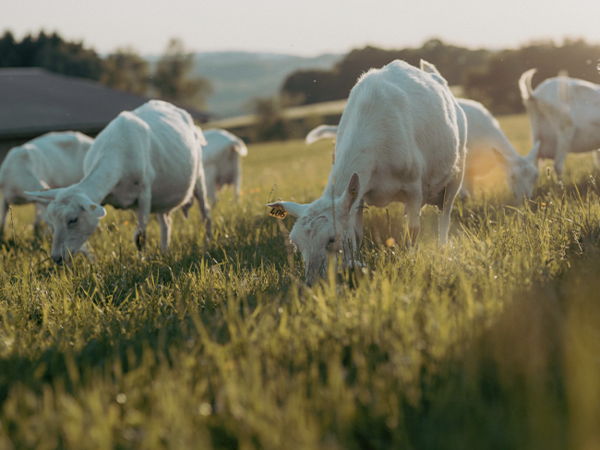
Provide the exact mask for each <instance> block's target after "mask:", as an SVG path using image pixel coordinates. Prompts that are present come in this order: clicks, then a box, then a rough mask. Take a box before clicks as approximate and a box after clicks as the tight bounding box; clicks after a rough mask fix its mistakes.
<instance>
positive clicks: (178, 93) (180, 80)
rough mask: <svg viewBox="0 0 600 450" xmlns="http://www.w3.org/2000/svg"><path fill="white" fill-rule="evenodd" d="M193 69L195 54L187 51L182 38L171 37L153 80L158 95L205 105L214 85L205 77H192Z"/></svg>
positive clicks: (200, 105) (180, 101)
mask: <svg viewBox="0 0 600 450" xmlns="http://www.w3.org/2000/svg"><path fill="white" fill-rule="evenodd" d="M193 69H194V55H193V54H192V53H188V52H186V50H185V47H184V45H183V42H181V40H179V39H171V40H170V41H169V44H168V45H167V48H166V50H165V52H164V53H163V55H162V57H161V58H160V60H159V61H158V63H157V66H156V71H155V72H154V74H153V76H152V80H151V81H152V85H153V87H154V89H155V90H156V93H157V95H158V96H159V97H160V98H162V99H164V100H168V101H173V102H178V103H182V104H187V105H190V106H197V107H204V105H205V99H206V96H207V95H208V94H210V93H211V92H212V87H211V85H210V82H209V81H208V80H207V79H205V78H191V77H190V74H191V72H192V70H193Z"/></svg>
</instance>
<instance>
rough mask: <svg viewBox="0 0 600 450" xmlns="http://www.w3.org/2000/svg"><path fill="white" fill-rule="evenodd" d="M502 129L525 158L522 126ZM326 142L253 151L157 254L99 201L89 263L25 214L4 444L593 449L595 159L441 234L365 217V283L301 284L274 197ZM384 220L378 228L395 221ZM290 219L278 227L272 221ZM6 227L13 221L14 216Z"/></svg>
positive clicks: (599, 288) (1, 340)
mask: <svg viewBox="0 0 600 450" xmlns="http://www.w3.org/2000/svg"><path fill="white" fill-rule="evenodd" d="M501 123H502V126H503V127H504V129H505V131H506V132H507V134H508V136H509V138H510V139H511V140H512V141H513V142H514V144H515V146H516V147H517V148H518V150H519V151H521V152H523V153H525V152H527V151H528V150H529V148H528V147H529V138H528V124H527V120H526V118H525V117H524V116H514V117H507V118H504V119H503V120H502V121H501ZM331 148H332V144H331V143H330V142H321V143H319V144H316V145H314V146H311V147H306V146H305V145H304V144H303V143H302V142H287V143H271V144H263V145H253V146H251V147H250V148H249V155H248V157H247V158H246V159H245V161H244V186H243V191H244V194H243V196H242V198H241V202H240V204H239V205H236V204H235V202H234V201H233V196H232V193H231V191H230V190H229V191H225V192H222V193H221V197H220V202H219V204H218V205H217V206H216V208H214V209H213V211H212V213H213V224H214V235H215V236H214V240H213V241H211V242H210V243H209V244H206V243H205V242H204V229H203V226H202V224H201V222H200V220H199V216H198V211H197V209H194V210H193V211H192V214H191V219H189V220H187V221H186V220H184V219H183V217H182V215H181V214H180V213H177V214H176V215H175V220H174V222H175V223H174V235H173V243H172V247H171V250H170V252H169V253H168V254H162V253H160V251H159V250H158V237H159V236H158V233H159V232H158V225H157V223H156V221H152V223H151V224H150V227H149V236H148V238H149V242H148V250H147V252H146V253H145V254H144V255H143V257H141V258H140V257H139V256H138V254H137V252H136V250H135V246H134V244H133V242H132V240H131V238H132V235H133V231H134V225H133V224H134V215H133V213H131V212H122V211H118V212H115V211H113V210H111V209H110V208H109V214H108V216H107V217H106V218H105V219H103V221H102V222H101V226H100V227H99V230H98V231H97V232H96V233H95V234H94V235H93V236H92V238H91V239H90V248H91V251H92V252H93V254H94V255H95V258H94V260H93V261H92V262H91V263H90V262H88V261H87V260H86V259H85V258H83V257H81V256H80V257H78V258H76V262H75V264H74V266H73V268H72V269H69V268H57V267H55V266H53V265H52V264H51V262H50V261H47V258H48V255H49V252H50V248H51V243H50V239H49V238H48V237H44V238H38V239H36V238H34V236H33V232H32V227H31V226H30V223H31V220H32V216H33V209H32V208H29V207H24V208H15V211H14V218H13V221H14V226H9V227H7V230H6V233H5V241H4V243H3V244H2V248H1V249H0V448H2V449H23V448H32V449H34V448H35V449H55V448H64V449H77V450H81V449H111V448H116V449H129V448H136V449H137V448H139V449H163V448H169V449H178V448H181V449H189V448H202V449H204V448H207V449H208V448H215V449H236V448H240V449H252V448H260V449H281V448H286V449H296V448H297V449H319V448H322V449H342V448H344V449H346V448H349V449H365V448H369V449H389V448H406V449H446V448H447V449H457V448H464V449H474V448H481V449H484V448H485V449H506V448H511V449H534V448H540V449H545V450H546V449H555V448H556V449H563V448H574V449H578V448H581V449H584V448H585V449H594V448H599V446H600V427H598V423H600V360H599V359H598V355H599V354H600V277H599V276H598V275H599V274H600V251H599V250H600V241H599V236H600V230H599V225H598V219H599V217H600V204H599V201H598V193H599V192H600V191H599V188H598V187H597V186H596V184H595V182H594V181H593V179H591V178H590V176H593V177H597V175H598V172H597V171H596V169H594V168H593V165H592V161H591V156H590V155H583V156H579V155H571V156H569V158H568V159H567V167H566V176H565V182H564V183H562V184H561V183H557V181H556V180H555V178H554V175H553V173H552V172H550V174H549V175H546V173H545V171H544V172H543V174H542V176H541V177H540V182H539V186H538V188H537V191H538V197H537V200H536V201H535V202H530V203H528V204H526V205H519V204H517V203H515V202H513V201H512V200H511V199H510V198H509V193H508V190H507V188H506V185H505V181H504V179H503V176H502V174H493V175H491V176H490V178H489V179H486V180H482V181H481V183H479V186H480V187H482V189H481V190H480V191H479V192H478V193H477V194H476V195H475V196H474V198H473V199H471V200H469V201H466V202H464V203H463V202H461V201H456V202H455V205H454V211H453V214H452V217H453V226H452V230H451V236H450V244H449V245H447V246H445V247H438V246H437V245H436V240H435V234H436V231H435V230H436V229H437V217H438V215H437V212H436V211H435V210H434V209H433V208H430V207H427V208H425V209H424V210H423V215H422V231H423V233H422V235H421V237H420V240H419V243H418V245H417V247H416V248H413V249H412V250H406V249H403V248H399V247H397V246H396V247H393V248H390V247H387V246H385V245H384V243H385V241H386V239H387V238H388V237H394V238H395V240H396V242H400V241H401V234H402V229H403V226H404V224H405V223H404V220H405V219H404V217H403V215H402V208H401V206H399V205H392V206H391V207H390V208H388V211H387V213H386V210H382V209H377V208H371V209H369V210H367V211H366V216H365V230H366V238H365V243H364V245H363V249H362V256H363V258H364V260H365V262H366V268H365V269H364V270H362V271H361V272H359V273H353V274H348V273H340V274H336V273H333V272H331V271H330V272H329V274H328V276H327V277H326V279H324V280H323V281H322V282H321V283H319V284H317V285H316V286H313V287H312V288H308V287H306V286H305V285H304V284H303V283H302V274H303V268H302V262H301V259H300V257H299V256H298V255H288V254H287V253H286V249H285V246H284V239H283V237H282V233H281V231H280V230H279V227H278V224H277V222H276V219H272V218H270V217H268V216H267V215H266V212H267V211H266V208H265V207H264V204H265V203H266V202H267V200H269V199H276V198H279V197H281V198H284V199H286V200H290V199H295V200H296V201H299V202H308V201H311V200H313V199H315V198H316V197H318V196H319V195H320V194H321V192H322V189H323V187H324V186H325V183H326V179H327V175H328V173H329V168H330V164H331V153H330V150H331ZM388 214H389V221H388ZM284 222H285V224H286V226H287V227H288V229H290V228H291V227H292V225H293V219H291V218H287V219H285V221H284ZM9 223H10V222H9Z"/></svg>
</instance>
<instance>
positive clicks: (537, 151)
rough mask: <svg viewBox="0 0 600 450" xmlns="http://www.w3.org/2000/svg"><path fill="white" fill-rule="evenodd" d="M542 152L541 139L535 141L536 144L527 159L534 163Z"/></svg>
mask: <svg viewBox="0 0 600 450" xmlns="http://www.w3.org/2000/svg"><path fill="white" fill-rule="evenodd" d="M539 154H540V141H535V145H534V146H533V148H532V149H531V151H530V152H529V155H527V159H528V160H529V161H530V162H532V163H534V164H535V162H536V161H537V160H538V155H539Z"/></svg>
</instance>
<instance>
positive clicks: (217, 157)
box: [202, 129, 248, 205]
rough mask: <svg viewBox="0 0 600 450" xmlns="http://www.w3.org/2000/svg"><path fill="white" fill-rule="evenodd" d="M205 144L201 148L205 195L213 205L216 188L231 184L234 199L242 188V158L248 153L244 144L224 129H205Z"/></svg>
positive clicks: (215, 199)
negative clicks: (233, 190) (233, 189)
mask: <svg viewBox="0 0 600 450" xmlns="http://www.w3.org/2000/svg"><path fill="white" fill-rule="evenodd" d="M204 137H205V138H206V142H207V144H206V146H204V147H203V148H202V164H203V165H204V174H205V175H206V191H207V193H206V195H207V196H208V199H209V200H210V201H211V203H212V204H213V205H214V204H215V203H216V201H217V190H219V189H221V187H222V186H225V185H227V184H232V185H233V186H234V188H235V197H236V200H237V199H238V198H239V196H240V190H241V189H242V160H241V158H242V157H243V156H246V155H247V154H248V149H247V148H246V144H244V141H242V140H241V139H240V138H239V137H237V136H235V135H233V134H231V133H230V132H229V131H226V130H219V129H213V130H207V131H205V132H204Z"/></svg>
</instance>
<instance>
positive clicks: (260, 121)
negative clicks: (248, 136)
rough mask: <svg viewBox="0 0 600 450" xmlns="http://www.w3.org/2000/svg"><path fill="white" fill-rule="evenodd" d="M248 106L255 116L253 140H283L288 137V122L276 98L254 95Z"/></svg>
mask: <svg viewBox="0 0 600 450" xmlns="http://www.w3.org/2000/svg"><path fill="white" fill-rule="evenodd" d="M250 107H251V109H252V111H253V112H254V115H255V116H256V127H255V129H254V133H255V136H254V137H253V139H252V140H253V141H261V142H262V141H274V140H285V139H287V138H288V137H289V129H288V128H289V127H288V123H287V121H286V120H285V118H284V117H283V114H282V109H281V105H280V104H279V101H278V100H277V99H276V98H258V97H255V98H253V99H252V100H250Z"/></svg>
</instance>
